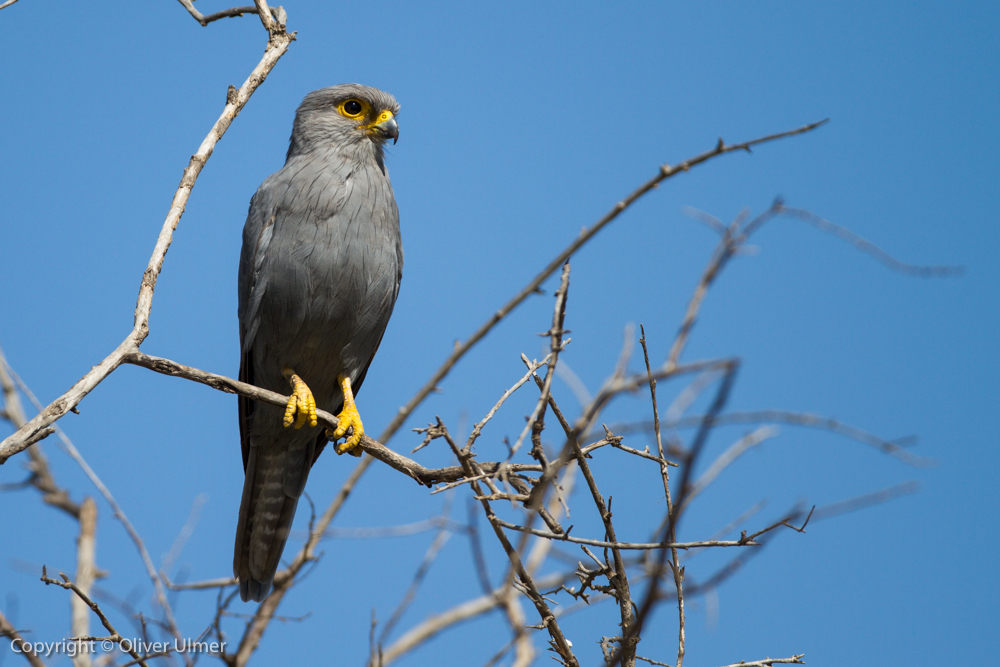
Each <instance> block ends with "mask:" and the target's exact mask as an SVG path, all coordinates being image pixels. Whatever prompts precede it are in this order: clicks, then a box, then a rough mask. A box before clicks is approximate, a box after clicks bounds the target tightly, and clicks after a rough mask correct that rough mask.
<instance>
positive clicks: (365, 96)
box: [288, 83, 399, 158]
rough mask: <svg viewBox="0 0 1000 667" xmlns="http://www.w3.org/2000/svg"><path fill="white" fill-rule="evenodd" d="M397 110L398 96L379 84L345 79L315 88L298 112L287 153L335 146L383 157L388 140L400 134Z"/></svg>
mask: <svg viewBox="0 0 1000 667" xmlns="http://www.w3.org/2000/svg"><path fill="white" fill-rule="evenodd" d="M398 113H399V103H398V102H396V98H395V97H393V96H392V95H390V94H389V93H386V92H384V91H381V90H379V89H377V88H370V87H368V86H362V85H360V84H357V83H342V84H340V85H337V86H330V87H329V88H321V89H319V90H314V91H313V92H311V93H309V94H308V95H306V98H305V99H304V100H302V104H301V105H299V109H298V111H296V112H295V125H294V127H293V128H292V139H291V144H290V145H289V148H288V155H289V157H291V156H292V155H299V154H303V153H308V152H311V151H315V150H323V149H333V150H336V151H338V152H347V153H360V154H366V153H370V154H372V155H377V156H378V157H379V158H381V153H382V146H383V145H384V144H385V142H386V141H387V140H388V139H389V138H390V137H391V138H392V143H396V140H397V139H398V138H399V125H397V124H396V114H398Z"/></svg>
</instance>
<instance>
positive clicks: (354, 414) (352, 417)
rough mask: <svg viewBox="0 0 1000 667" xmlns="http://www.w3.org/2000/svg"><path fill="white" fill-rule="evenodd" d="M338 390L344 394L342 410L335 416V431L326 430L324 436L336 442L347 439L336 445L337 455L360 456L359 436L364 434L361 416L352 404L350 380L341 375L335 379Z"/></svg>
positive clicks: (352, 395) (352, 394)
mask: <svg viewBox="0 0 1000 667" xmlns="http://www.w3.org/2000/svg"><path fill="white" fill-rule="evenodd" d="M337 381H338V382H339V383H340V388H341V390H343V393H344V409H343V410H341V411H340V414H339V415H337V430H335V431H332V432H331V431H329V430H327V432H326V435H327V437H328V438H329V439H330V440H333V441H336V440H339V439H341V438H347V440H345V441H344V442H342V443H341V444H339V445H336V446H335V447H334V449H335V450H336V452H337V453H338V454H344V453H349V454H351V455H352V456H361V454H362V451H361V449H360V448H358V443H360V442H361V436H362V435H364V433H365V427H364V426H363V425H362V424H361V415H360V414H358V406H357V405H355V404H354V392H353V391H352V390H351V378H349V377H344V376H343V375H341V376H340V377H338V378H337Z"/></svg>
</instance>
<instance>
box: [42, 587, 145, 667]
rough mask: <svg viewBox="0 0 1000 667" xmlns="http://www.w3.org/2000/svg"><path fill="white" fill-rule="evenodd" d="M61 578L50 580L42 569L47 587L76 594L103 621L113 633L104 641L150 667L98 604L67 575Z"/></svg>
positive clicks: (143, 666)
mask: <svg viewBox="0 0 1000 667" xmlns="http://www.w3.org/2000/svg"><path fill="white" fill-rule="evenodd" d="M59 576H60V577H61V578H62V581H59V580H57V579H52V578H50V577H49V576H48V574H46V572H45V568H44V567H43V568H42V581H44V582H45V584H46V585H48V584H54V585H56V586H59V587H61V588H65V589H66V590H69V591H73V592H74V593H76V596H77V597H78V598H80V600H82V601H83V603H84V604H86V605H87V606H88V607H89V608H90V610H91V611H93V612H94V613H95V614H97V618H99V619H101V625H103V626H104V627H105V628H106V629H107V631H108V632H110V633H111V636H110V637H105V638H104V639H108V640H109V641H113V642H115V643H116V644H118V645H119V646H121V647H122V650H123V651H125V652H126V653H128V654H129V655H130V656H132V658H133V659H134V660H135V661H136V663H138V664H140V665H142V667H149V666H148V665H147V664H146V661H145V659H144V658H143V657H142V656H140V655H139V654H138V653H136V651H135V648H133V647H132V642H130V641H129V640H128V639H126V638H124V637H122V636H121V635H120V634H119V633H118V631H117V630H115V626H113V625H111V621H109V620H108V617H107V616H105V615H104V612H103V611H101V608H100V607H99V606H97V603H96V602H94V601H93V600H91V599H90V597H89V596H88V595H87V594H86V593H84V592H83V591H82V590H80V588H79V587H78V586H77V585H76V584H74V583H73V582H72V581H71V580H70V578H69V577H67V576H66V575H65V574H63V573H62V572H60V573H59ZM81 639H87V638H86V637H83V638H81Z"/></svg>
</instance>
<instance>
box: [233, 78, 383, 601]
mask: <svg viewBox="0 0 1000 667" xmlns="http://www.w3.org/2000/svg"><path fill="white" fill-rule="evenodd" d="M398 113H399V104H398V103H397V102H396V98H395V97H393V96H392V95H390V94H389V93H386V92H383V91H381V90H378V89H377V88H371V87H368V86H363V85H360V84H340V85H336V86H331V87H328V88H322V89H320V90H315V91H313V92H311V93H309V94H308V95H306V96H305V99H304V100H303V101H302V104H301V105H300V106H299V108H298V110H297V111H296V113H295V121H294V124H293V127H292V135H291V140H290V142H289V147H288V153H287V155H286V158H285V164H284V166H283V167H282V168H281V169H280V170H279V171H277V172H275V173H274V174H272V175H271V176H269V177H268V178H267V179H266V180H265V181H264V182H263V184H261V186H260V187H259V188H258V189H257V192H256V194H254V196H253V198H252V199H251V200H250V211H249V213H248V215H247V220H246V224H245V226H244V228H243V247H242V250H241V252H240V265H239V277H238V291H239V307H238V315H239V329H240V372H239V379H240V380H241V381H242V382H246V383H248V384H251V385H254V386H257V387H261V388H264V389H269V390H271V391H276V392H280V393H282V394H287V393H288V391H287V390H288V389H289V388H290V389H291V397H290V399H289V401H288V404H287V406H286V407H285V408H284V409H283V410H282V409H281V408H280V407H277V406H272V405H268V404H264V403H259V402H255V401H252V400H251V399H248V398H246V397H242V396H241V397H240V398H239V425H240V442H241V445H242V450H243V470H244V483H243V496H242V499H241V501H240V513H239V521H238V523H237V527H236V545H235V550H234V555H233V574H234V575H235V576H236V578H237V579H238V580H239V587H240V598H241V599H242V600H243V601H244V602H247V601H249V600H253V601H255V602H261V601H263V600H264V598H266V597H267V595H268V593H269V592H270V591H271V588H272V586H273V583H274V576H275V572H276V571H277V568H278V564H279V562H280V560H281V554H282V551H283V550H284V547H285V542H286V540H287V539H288V532H289V529H290V527H291V525H292V520H293V518H294V516H295V508H296V506H297V505H298V502H299V497H300V496H301V495H302V492H303V489H304V488H305V485H306V479H307V478H308V477H309V470H310V468H311V467H312V466H313V464H314V463H315V462H316V459H317V458H318V457H319V455H320V453H321V452H322V451H323V448H324V447H325V446H326V443H327V442H328V441H330V442H334V443H335V444H334V449H335V450H336V452H337V453H338V454H343V453H351V454H354V455H355V456H360V455H361V453H362V451H361V449H360V447H359V446H358V444H359V442H360V440H361V436H362V434H363V433H364V426H363V424H362V422H361V417H360V414H359V413H358V409H357V405H356V403H355V396H356V395H357V392H358V391H359V390H360V389H361V384H362V383H363V382H364V379H365V375H366V374H367V372H368V367H369V365H370V364H371V362H372V358H373V357H374V356H375V353H376V352H377V351H378V348H379V345H380V344H381V342H382V336H383V334H384V333H385V329H386V326H387V324H388V323H389V317H390V316H391V315H392V310H393V307H394V305H395V303H396V297H397V295H398V294H399V285H400V280H401V279H402V270H403V246H402V240H401V237H400V230H399V211H398V209H397V207H396V200H395V195H394V194H393V190H392V184H391V183H390V181H389V172H388V171H387V169H386V165H385V146H386V142H387V141H388V140H389V139H392V141H393V144H395V143H396V140H397V139H398V138H399V125H398V123H397V120H396V116H397V114H398ZM317 408H320V409H323V410H326V411H328V412H330V413H332V414H335V415H337V419H338V422H337V428H336V429H335V430H332V431H331V430H325V429H323V428H319V427H317V419H316V409H317ZM341 438H344V442H341V443H339V444H338V443H337V441H338V440H340V439H341Z"/></svg>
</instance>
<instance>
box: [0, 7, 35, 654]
mask: <svg viewBox="0 0 1000 667" xmlns="http://www.w3.org/2000/svg"><path fill="white" fill-rule="evenodd" d="M12 1H13V2H17V0H12ZM7 4H10V3H7ZM4 6H6V5H4ZM0 9H3V7H0ZM0 637H7V638H9V639H10V648H11V650H16V651H17V652H18V653H20V654H21V655H23V656H24V659H25V660H27V661H28V664H30V665H31V667H45V663H44V662H42V659H41V658H39V657H38V655H37V654H36V653H35V651H34V650H33V649H32V648H31V644H29V643H28V642H26V641H24V637H22V636H21V633H19V632H18V631H17V630H16V629H14V626H13V625H11V624H10V621H8V620H7V617H6V616H4V615H3V613H2V612H0Z"/></svg>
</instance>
